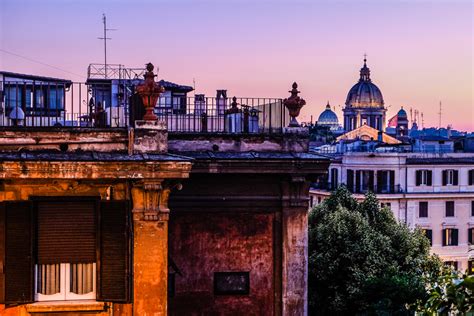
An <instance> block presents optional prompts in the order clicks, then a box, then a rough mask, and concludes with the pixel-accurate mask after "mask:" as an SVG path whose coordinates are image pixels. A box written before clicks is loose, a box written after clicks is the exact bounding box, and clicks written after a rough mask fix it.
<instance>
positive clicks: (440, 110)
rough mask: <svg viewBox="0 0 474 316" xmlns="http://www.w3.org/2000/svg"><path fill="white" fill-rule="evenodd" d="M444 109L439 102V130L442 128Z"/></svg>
mask: <svg viewBox="0 0 474 316" xmlns="http://www.w3.org/2000/svg"><path fill="white" fill-rule="evenodd" d="M442 113H443V112H442V107H441V101H439V113H438V114H439V124H438V128H441V115H442Z"/></svg>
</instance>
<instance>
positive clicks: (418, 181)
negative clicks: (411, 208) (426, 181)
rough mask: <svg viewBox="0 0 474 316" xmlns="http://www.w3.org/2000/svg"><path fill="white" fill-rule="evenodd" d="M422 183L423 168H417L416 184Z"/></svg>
mask: <svg viewBox="0 0 474 316" xmlns="http://www.w3.org/2000/svg"><path fill="white" fill-rule="evenodd" d="M420 185H421V170H416V186H420Z"/></svg>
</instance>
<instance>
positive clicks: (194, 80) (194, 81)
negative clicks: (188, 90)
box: [193, 78, 196, 96]
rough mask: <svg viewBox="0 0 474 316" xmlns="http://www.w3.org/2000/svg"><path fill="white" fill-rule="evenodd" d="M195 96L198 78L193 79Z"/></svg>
mask: <svg viewBox="0 0 474 316" xmlns="http://www.w3.org/2000/svg"><path fill="white" fill-rule="evenodd" d="M193 89H194V96H196V78H193Z"/></svg>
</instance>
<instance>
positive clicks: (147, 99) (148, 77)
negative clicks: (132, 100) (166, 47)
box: [136, 63, 165, 121]
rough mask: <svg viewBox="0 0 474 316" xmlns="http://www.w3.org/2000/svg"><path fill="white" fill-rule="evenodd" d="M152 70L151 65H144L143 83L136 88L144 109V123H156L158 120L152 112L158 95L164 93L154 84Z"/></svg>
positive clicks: (161, 88) (162, 89)
mask: <svg viewBox="0 0 474 316" xmlns="http://www.w3.org/2000/svg"><path fill="white" fill-rule="evenodd" d="M154 68H155V67H154V66H153V64H152V63H148V64H147V65H146V70H147V71H146V73H145V75H144V77H145V82H144V83H142V84H140V85H138V86H137V88H136V90H137V93H138V95H139V96H140V97H141V98H142V102H143V106H144V107H145V115H143V120H145V121H156V120H157V119H158V117H157V116H156V114H155V112H154V110H155V106H156V102H157V101H158V98H159V97H160V94H161V93H162V92H164V91H165V89H164V88H163V87H161V86H160V85H159V84H158V83H156V82H155V77H156V75H155V74H154V73H153V69H154Z"/></svg>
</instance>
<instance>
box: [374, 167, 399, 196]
mask: <svg viewBox="0 0 474 316" xmlns="http://www.w3.org/2000/svg"><path fill="white" fill-rule="evenodd" d="M376 192H377V193H394V192H395V171H393V170H379V171H377V188H376Z"/></svg>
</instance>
